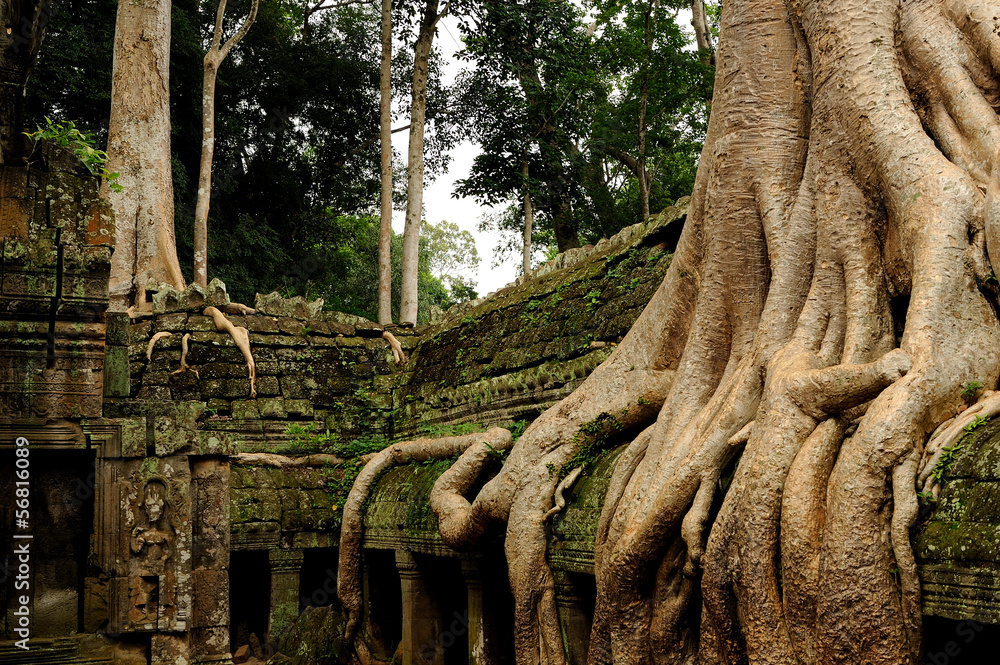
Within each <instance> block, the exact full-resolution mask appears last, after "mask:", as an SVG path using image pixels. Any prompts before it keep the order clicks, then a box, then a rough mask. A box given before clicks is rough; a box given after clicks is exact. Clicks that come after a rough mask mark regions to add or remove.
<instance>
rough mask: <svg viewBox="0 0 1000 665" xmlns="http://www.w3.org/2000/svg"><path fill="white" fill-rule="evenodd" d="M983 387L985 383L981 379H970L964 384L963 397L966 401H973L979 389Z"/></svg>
mask: <svg viewBox="0 0 1000 665" xmlns="http://www.w3.org/2000/svg"><path fill="white" fill-rule="evenodd" d="M982 389H983V384H982V382H981V381H969V382H968V383H966V384H965V385H964V386H962V399H964V400H965V401H966V402H971V401H973V400H974V399H976V395H978V394H979V391H980V390H982Z"/></svg>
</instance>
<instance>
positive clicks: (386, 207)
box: [378, 0, 392, 325]
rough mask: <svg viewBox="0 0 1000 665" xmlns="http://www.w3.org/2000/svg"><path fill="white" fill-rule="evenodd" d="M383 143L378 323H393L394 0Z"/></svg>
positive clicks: (385, 19)
mask: <svg viewBox="0 0 1000 665" xmlns="http://www.w3.org/2000/svg"><path fill="white" fill-rule="evenodd" d="M379 93H380V95H381V99H380V101H379V114H380V125H381V143H382V214H381V220H380V224H379V235H378V322H379V323H380V324H382V325H385V324H387V323H392V124H391V123H392V0H382V65H381V76H380V81H379Z"/></svg>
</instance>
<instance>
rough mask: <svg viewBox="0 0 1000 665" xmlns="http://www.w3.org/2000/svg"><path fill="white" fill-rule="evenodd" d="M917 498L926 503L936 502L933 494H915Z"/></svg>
mask: <svg viewBox="0 0 1000 665" xmlns="http://www.w3.org/2000/svg"><path fill="white" fill-rule="evenodd" d="M917 498H918V499H919V500H921V501H924V502H926V503H935V502H936V501H937V498H935V496H934V492H917Z"/></svg>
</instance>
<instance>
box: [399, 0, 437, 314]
mask: <svg viewBox="0 0 1000 665" xmlns="http://www.w3.org/2000/svg"><path fill="white" fill-rule="evenodd" d="M439 19H440V16H439V15H438V0H427V4H426V5H425V6H424V14H423V20H422V21H421V25H420V34H419V35H418V36H417V43H416V46H415V47H414V49H413V97H412V100H411V102H410V149H409V157H408V165H407V170H406V174H407V182H406V226H405V227H404V229H403V280H402V281H403V283H402V287H401V304H400V308H399V309H400V311H399V321H400V323H403V324H409V325H416V323H417V298H418V294H417V290H418V265H419V259H420V256H419V254H420V218H421V216H422V215H423V207H424V122H425V118H426V114H427V65H428V60H429V59H430V55H431V43H432V42H433V40H434V31H435V28H436V26H437V22H438V20H439Z"/></svg>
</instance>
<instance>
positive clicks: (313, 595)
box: [299, 547, 342, 612]
mask: <svg viewBox="0 0 1000 665" xmlns="http://www.w3.org/2000/svg"><path fill="white" fill-rule="evenodd" d="M337 554H338V550H337V548H336V547H323V548H317V549H311V550H306V551H305V553H304V556H303V559H302V573H301V574H300V577H299V612H302V611H303V610H304V609H306V608H307V607H325V606H327V605H329V606H331V607H332V608H333V611H334V612H341V611H342V610H341V607H340V599H339V598H337Z"/></svg>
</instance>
